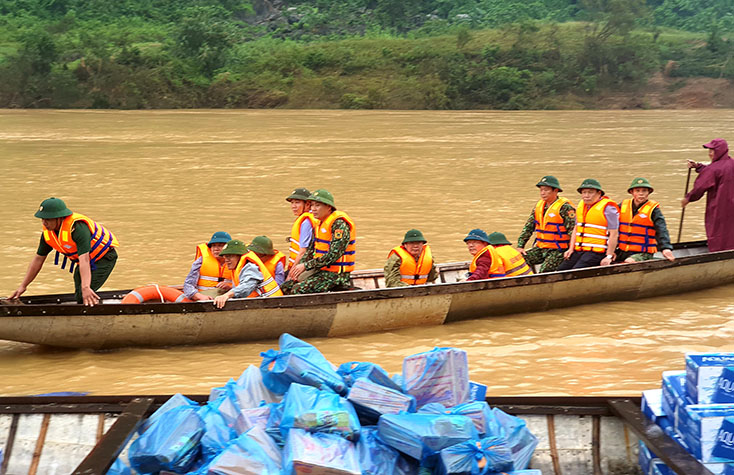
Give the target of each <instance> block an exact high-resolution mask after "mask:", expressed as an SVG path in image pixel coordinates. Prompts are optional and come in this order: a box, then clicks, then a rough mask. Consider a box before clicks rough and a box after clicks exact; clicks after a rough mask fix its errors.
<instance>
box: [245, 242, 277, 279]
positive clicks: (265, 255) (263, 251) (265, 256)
mask: <svg viewBox="0 0 734 475" xmlns="http://www.w3.org/2000/svg"><path fill="white" fill-rule="evenodd" d="M247 250H248V251H252V252H254V253H255V254H257V257H259V258H260V260H261V261H262V262H263V264H265V267H267V268H268V271H270V274H271V275H272V276H273V277H274V278H275V281H276V282H277V283H278V285H280V284H282V283H283V282H284V281H285V261H286V257H285V254H283V253H282V252H280V251H279V250H277V249H273V241H272V240H271V239H270V238H269V237H267V236H257V237H256V238H255V239H253V240H252V242H251V243H250V244H249V245H248V246H247Z"/></svg>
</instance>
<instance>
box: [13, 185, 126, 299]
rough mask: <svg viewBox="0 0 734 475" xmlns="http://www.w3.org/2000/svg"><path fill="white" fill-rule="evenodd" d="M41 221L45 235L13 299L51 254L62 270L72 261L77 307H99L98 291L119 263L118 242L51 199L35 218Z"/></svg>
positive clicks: (104, 229) (106, 231)
mask: <svg viewBox="0 0 734 475" xmlns="http://www.w3.org/2000/svg"><path fill="white" fill-rule="evenodd" d="M35 216H36V218H41V222H42V223H43V232H42V233H41V242H40V243H39V244H38V250H37V251H36V255H35V256H34V257H33V259H32V260H31V263H30V265H29V266H28V270H27V271H26V275H25V277H24V278H23V282H22V283H21V284H20V287H18V288H17V289H16V290H15V292H13V293H12V294H11V295H10V298H11V299H14V298H18V297H20V296H21V295H23V293H24V292H25V291H26V288H27V287H28V285H30V283H31V282H33V280H34V279H35V278H36V276H37V275H38V273H39V272H41V268H42V267H43V264H44V262H46V258H47V257H48V255H49V254H50V253H51V251H54V250H55V251H56V259H55V261H54V263H55V264H56V265H58V264H59V256H60V255H63V256H64V260H63V262H62V263H61V268H62V269H63V268H64V267H65V266H66V263H67V261H71V264H70V265H69V272H72V273H73V274H74V296H75V298H76V301H77V303H83V304H84V305H88V306H94V305H96V304H97V303H99V296H98V295H97V293H96V291H97V290H99V288H100V287H102V284H104V283H105V281H106V280H107V278H108V277H109V276H110V274H111V273H112V269H114V268H115V263H116V262H117V251H116V250H115V248H116V247H117V246H119V243H118V242H117V238H116V237H115V235H114V234H112V232H110V231H109V230H108V229H107V228H105V227H104V226H102V225H101V224H99V223H97V222H96V221H93V220H92V219H90V218H88V217H86V216H84V215H83V214H79V213H73V212H72V211H71V210H70V209H69V208H67V207H66V204H65V203H64V202H63V201H62V200H60V199H59V198H48V199H46V200H44V201H43V202H42V203H41V206H39V208H38V211H36V214H35Z"/></svg>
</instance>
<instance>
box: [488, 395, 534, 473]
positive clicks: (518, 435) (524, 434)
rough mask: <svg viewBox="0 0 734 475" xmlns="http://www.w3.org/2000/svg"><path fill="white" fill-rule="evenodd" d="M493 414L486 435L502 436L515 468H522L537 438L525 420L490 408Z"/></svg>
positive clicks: (525, 464) (526, 462)
mask: <svg viewBox="0 0 734 475" xmlns="http://www.w3.org/2000/svg"><path fill="white" fill-rule="evenodd" d="M492 415H493V416H494V417H493V418H492V419H490V420H489V430H488V431H487V436H499V437H504V438H505V439H506V440H507V445H508V446H509V447H510V450H511V451H512V461H513V464H514V465H515V469H516V470H524V469H526V468H527V467H528V464H529V463H530V458H531V457H532V456H533V452H534V451H535V447H537V446H538V438H537V437H535V436H534V435H533V434H532V433H531V432H530V431H529V430H528V428H527V425H526V424H525V421H524V420H522V419H520V418H519V417H515V416H511V415H509V414H507V413H506V412H503V411H502V410H500V409H498V408H496V407H495V408H494V409H492Z"/></svg>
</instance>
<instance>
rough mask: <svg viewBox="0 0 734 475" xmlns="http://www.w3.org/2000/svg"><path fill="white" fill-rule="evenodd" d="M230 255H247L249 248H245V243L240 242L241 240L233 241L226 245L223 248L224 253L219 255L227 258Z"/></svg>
mask: <svg viewBox="0 0 734 475" xmlns="http://www.w3.org/2000/svg"><path fill="white" fill-rule="evenodd" d="M229 254H234V255H238V256H241V255H243V254H247V246H245V243H244V242H242V241H240V240H239V239H232V240H231V241H229V242H228V243H227V244H225V245H224V247H223V248H222V252H220V253H219V255H220V256H226V255H229Z"/></svg>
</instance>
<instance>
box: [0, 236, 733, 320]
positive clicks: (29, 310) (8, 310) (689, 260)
mask: <svg viewBox="0 0 734 475" xmlns="http://www.w3.org/2000/svg"><path fill="white" fill-rule="evenodd" d="M705 243H706V241H695V242H686V243H681V244H678V245H676V249H687V248H697V247H703V246H705ZM728 259H734V250H728V251H718V252H706V253H701V254H695V255H689V256H682V257H678V258H676V260H675V261H674V262H670V261H668V260H667V259H655V260H650V261H644V262H638V263H634V264H630V265H627V264H615V265H611V266H604V267H601V266H599V267H589V268H585V269H573V270H566V271H556V272H550V273H543V274H533V275H526V276H515V277H502V278H495V279H486V280H480V281H471V282H466V281H465V282H450V283H435V284H424V285H417V286H410V287H393V288H379V289H359V290H347V291H341V292H325V293H318V294H306V295H285V296H281V297H270V298H257V299H231V300H230V301H228V303H227V306H226V307H225V308H222V309H218V308H215V307H214V306H213V305H212V303H211V302H210V301H207V302H186V303H175V302H165V303H159V302H154V303H144V304H117V303H110V304H101V305H97V306H94V307H85V306H84V305H81V304H75V303H74V304H64V305H60V304H58V303H32V302H33V301H38V300H51V299H61V298H62V297H66V298H68V297H69V296H70V294H54V295H39V296H29V297H27V298H25V300H26V301H27V302H30V303H23V304H9V303H3V304H2V305H0V318H2V317H4V316H5V317H25V316H28V317H36V316H44V317H47V316H79V315H95V316H104V315H110V316H113V315H140V314H186V313H205V312H222V311H242V310H254V309H268V308H309V307H317V306H325V305H326V306H328V305H336V304H343V303H352V302H360V301H371V300H383V299H396V298H405V297H425V296H433V295H451V294H459V293H466V292H477V291H485V290H494V289H502V288H511V287H516V286H520V285H545V284H553V283H557V282H564V281H568V280H583V279H590V278H595V277H603V276H610V275H617V274H632V273H640V272H653V271H660V270H662V269H666V268H673V267H680V266H688V265H696V264H703V263H709V262H716V261H723V260H728ZM457 264H459V263H448V264H444V266H455V265H457ZM127 292H129V291H119V290H118V291H103V292H98V294H99V295H100V297H102V298H103V299H104V298H115V297H117V298H121V296H122V295H124V294H125V293H127ZM21 300H23V299H21Z"/></svg>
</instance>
